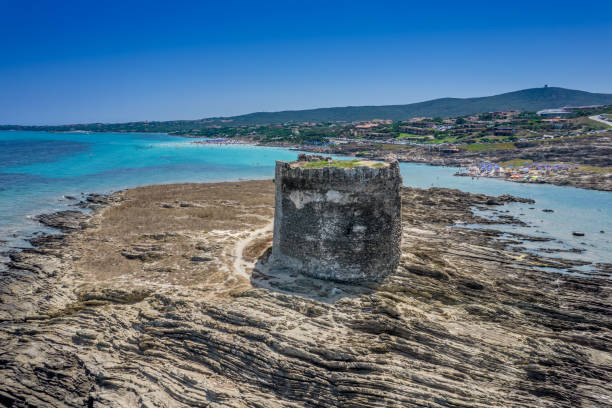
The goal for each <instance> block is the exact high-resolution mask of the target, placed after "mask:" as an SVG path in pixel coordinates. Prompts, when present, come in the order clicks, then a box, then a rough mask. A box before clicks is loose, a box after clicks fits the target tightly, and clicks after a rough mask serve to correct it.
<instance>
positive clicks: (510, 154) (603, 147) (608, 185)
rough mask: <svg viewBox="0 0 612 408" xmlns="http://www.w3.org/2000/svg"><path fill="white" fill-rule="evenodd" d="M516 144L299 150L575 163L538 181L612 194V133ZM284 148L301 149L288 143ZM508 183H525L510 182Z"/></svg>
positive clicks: (432, 160)
mask: <svg viewBox="0 0 612 408" xmlns="http://www.w3.org/2000/svg"><path fill="white" fill-rule="evenodd" d="M514 145H515V148H512V149H490V150H475V151H471V150H468V149H466V148H458V149H445V148H440V146H436V145H431V146H406V145H388V146H387V147H384V148H383V147H380V146H377V145H376V144H375V143H372V144H370V145H362V144H347V145H339V146H333V147H326V148H321V147H308V146H300V147H299V149H300V150H305V151H311V152H316V153H328V154H338V155H348V156H359V157H363V158H367V159H371V160H384V159H385V158H386V157H388V156H389V155H393V156H394V157H396V158H397V159H398V160H399V161H400V162H405V163H420V164H429V165H432V166H450V167H470V166H472V165H474V164H476V163H478V162H483V161H488V162H493V163H501V162H506V161H510V160H533V161H534V162H555V163H556V162H563V163H573V164H578V165H581V166H580V167H579V168H577V169H575V170H572V171H570V172H567V173H563V174H551V175H544V176H543V177H541V178H540V180H539V181H538V182H540V183H544V184H554V185H558V186H571V187H577V188H584V189H589V190H601V191H612V134H610V133H606V134H600V135H593V136H588V137H574V138H567V139H566V140H554V141H550V142H516V143H514ZM282 146H283V147H292V148H298V147H297V146H289V145H286V144H284V145H282ZM442 147H443V146H442ZM507 181H513V182H519V183H520V182H524V181H521V180H511V179H507Z"/></svg>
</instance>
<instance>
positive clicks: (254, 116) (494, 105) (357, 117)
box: [0, 87, 612, 132]
mask: <svg viewBox="0 0 612 408" xmlns="http://www.w3.org/2000/svg"><path fill="white" fill-rule="evenodd" d="M581 105H612V94H601V93H590V92H585V91H577V90H572V89H565V88H555V87H546V88H532V89H524V90H522V91H516V92H508V93H504V94H500V95H494V96H485V97H479V98H440V99H433V100H431V101H426V102H418V103H411V104H407V105H384V106H346V107H336V108H319V109H307V110H294V111H281V112H256V113H249V114H246V115H240V116H232V117H217V118H208V119H199V120H180V121H166V122H129V123H114V124H106V123H93V124H79V125H62V126H12V125H7V126H0V129H18V130H59V131H61V130H89V131H99V132H100V131H107V132H108V131H139V132H143V131H148V132H175V131H178V132H184V131H189V130H193V129H201V128H204V127H208V126H211V125H224V126H236V125H262V124H279V123H286V122H334V121H347V122H352V121H362V120H370V119H393V120H404V119H410V118H413V117H420V116H429V117H436V116H439V117H443V118H444V117H455V116H462V115H470V114H475V113H482V112H492V111H504V110H510V109H515V110H521V111H537V110H540V109H546V108H559V107H563V106H581Z"/></svg>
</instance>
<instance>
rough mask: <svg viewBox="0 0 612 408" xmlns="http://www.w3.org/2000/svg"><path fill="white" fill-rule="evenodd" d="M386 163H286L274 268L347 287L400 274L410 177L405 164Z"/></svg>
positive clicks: (280, 175)
mask: <svg viewBox="0 0 612 408" xmlns="http://www.w3.org/2000/svg"><path fill="white" fill-rule="evenodd" d="M301 159H302V160H303V161H310V160H307V158H305V157H302V158H301ZM378 166H379V167H371V166H368V165H359V166H357V167H354V168H348V169H345V168H338V167H323V168H303V167H301V166H300V165H299V162H298V163H297V164H296V163H294V164H292V163H287V162H281V161H278V162H277V163H276V172H275V188H276V192H275V215H274V245H273V247H272V265H273V267H277V268H278V267H284V268H289V269H293V270H298V271H300V272H302V273H304V274H306V275H309V276H312V277H316V278H321V279H331V280H336V281H344V282H354V281H367V280H378V279H380V278H382V277H384V276H387V275H389V274H390V273H392V272H393V271H395V269H396V268H397V265H398V264H399V260H400V255H401V253H400V241H401V198H400V186H401V184H402V179H401V176H400V172H399V165H398V163H397V161H394V162H391V163H385V164H381V163H379V164H378Z"/></svg>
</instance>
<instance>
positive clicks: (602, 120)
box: [589, 115, 612, 127]
mask: <svg viewBox="0 0 612 408" xmlns="http://www.w3.org/2000/svg"><path fill="white" fill-rule="evenodd" d="M589 119H591V120H594V121H595V122H599V123H603V124H604V125H608V126H611V127H612V121H610V120H605V119H601V118H600V117H599V115H593V116H589Z"/></svg>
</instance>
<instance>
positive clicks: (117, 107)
mask: <svg viewBox="0 0 612 408" xmlns="http://www.w3.org/2000/svg"><path fill="white" fill-rule="evenodd" d="M0 7H1V9H0V11H2V13H0V23H1V24H0V34H2V35H1V37H0V38H1V39H0V44H2V49H3V51H4V52H3V55H2V57H0V89H2V90H3V92H2V98H0V124H14V125H55V124H68V123H92V122H103V123H111V122H129V121H141V120H150V121H163V120H180V119H199V118H206V117H215V116H234V115H240V114H246V113H251V112H261V111H282V110H301V109H312V108H322V107H334V106H361V105H393V104H408V103H414V102H422V101H426V100H431V99H437V98H442V97H457V98H466V97H479V96H489V95H496V94H501V93H506V92H512V91H516V90H521V89H526V88H536V87H541V86H543V85H545V84H547V85H549V86H551V87H563V88H569V89H578V90H582V91H588V92H595V93H612V77H611V76H610V72H609V71H610V66H612V55H611V53H610V43H611V41H612V3H610V2H608V1H591V2H588V3H587V4H581V5H580V7H579V8H577V7H576V5H575V3H569V2H564V1H561V2H559V1H557V2H551V1H540V2H537V3H535V2H525V1H519V2H515V3H513V4H512V7H506V6H500V5H491V3H489V2H484V1H473V2H469V3H462V4H455V3H454V2H447V1H442V2H437V3H436V4H435V5H432V6H427V5H424V4H419V3H413V4H407V3H406V2H384V1H383V2H378V3H376V4H375V5H371V4H367V3H365V2H359V1H353V2H317V1H315V2H308V4H307V5H302V4H300V3H297V2H267V3H266V4H252V3H247V2H240V1H227V2H223V4H202V3H201V2H175V3H173V5H172V6H171V7H170V6H168V5H167V4H163V3H162V2H156V1H149V2H138V1H126V2H121V3H119V2H108V3H106V4H105V5H104V6H99V5H93V4H90V3H85V2H79V1H65V2H62V3H61V5H58V3H57V2H52V1H38V2H30V3H28V4H23V2H17V1H8V2H3V4H2V6H0Z"/></svg>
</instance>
